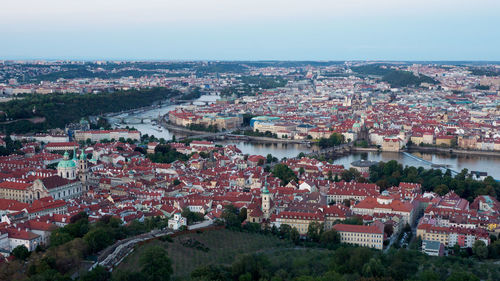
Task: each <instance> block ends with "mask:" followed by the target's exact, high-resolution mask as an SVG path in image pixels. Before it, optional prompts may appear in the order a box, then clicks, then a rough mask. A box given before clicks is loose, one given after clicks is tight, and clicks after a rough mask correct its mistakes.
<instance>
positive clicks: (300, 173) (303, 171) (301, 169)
mask: <svg viewBox="0 0 500 281" xmlns="http://www.w3.org/2000/svg"><path fill="white" fill-rule="evenodd" d="M304 173H305V170H304V167H300V168H299V175H303V174H304Z"/></svg>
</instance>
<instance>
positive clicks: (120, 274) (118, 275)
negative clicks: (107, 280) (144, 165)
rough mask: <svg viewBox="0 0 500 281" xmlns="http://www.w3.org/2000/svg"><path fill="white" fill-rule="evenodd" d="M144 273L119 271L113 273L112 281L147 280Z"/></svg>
mask: <svg viewBox="0 0 500 281" xmlns="http://www.w3.org/2000/svg"><path fill="white" fill-rule="evenodd" d="M145 279H146V278H145V276H144V274H143V273H142V272H136V271H124V270H117V271H114V272H113V277H112V278H111V280H112V281H136V280H145Z"/></svg>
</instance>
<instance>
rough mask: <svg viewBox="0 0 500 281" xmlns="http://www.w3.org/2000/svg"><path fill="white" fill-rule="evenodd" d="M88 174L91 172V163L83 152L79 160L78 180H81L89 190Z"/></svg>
mask: <svg viewBox="0 0 500 281" xmlns="http://www.w3.org/2000/svg"><path fill="white" fill-rule="evenodd" d="M88 172H89V163H88V160H87V155H86V154H85V152H84V151H83V150H82V153H80V157H79V159H78V178H79V179H80V182H81V183H82V185H83V186H84V187H85V189H86V190H87V185H86V183H87V180H88Z"/></svg>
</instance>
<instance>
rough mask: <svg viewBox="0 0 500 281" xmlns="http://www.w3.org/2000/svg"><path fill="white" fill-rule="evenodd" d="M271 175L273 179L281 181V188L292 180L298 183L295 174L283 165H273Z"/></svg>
mask: <svg viewBox="0 0 500 281" xmlns="http://www.w3.org/2000/svg"><path fill="white" fill-rule="evenodd" d="M271 173H272V174H273V176H274V177H277V178H279V179H280V180H281V184H282V185H283V186H285V185H287V184H288V183H289V182H290V181H292V180H294V181H298V178H297V175H296V174H295V172H294V171H293V170H292V169H290V167H288V166H287V165H286V164H283V163H280V164H276V165H274V167H273V169H272V171H271Z"/></svg>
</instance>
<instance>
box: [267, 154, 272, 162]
mask: <svg viewBox="0 0 500 281" xmlns="http://www.w3.org/2000/svg"><path fill="white" fill-rule="evenodd" d="M266 162H267V164H270V163H272V162H273V155H272V154H268V155H267V156H266Z"/></svg>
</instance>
